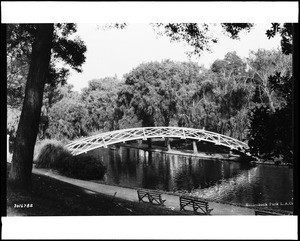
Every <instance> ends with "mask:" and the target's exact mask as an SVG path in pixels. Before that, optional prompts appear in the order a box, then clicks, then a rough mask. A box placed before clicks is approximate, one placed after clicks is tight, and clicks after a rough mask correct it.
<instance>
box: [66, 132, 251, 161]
mask: <svg viewBox="0 0 300 241" xmlns="http://www.w3.org/2000/svg"><path fill="white" fill-rule="evenodd" d="M165 137H166V138H180V139H191V140H196V141H207V142H212V143H215V144H217V145H222V146H225V147H229V148H230V149H232V150H237V151H240V152H243V153H246V152H247V150H248V149H249V147H248V145H247V144H246V143H244V142H241V141H239V140H236V139H234V138H231V137H228V136H225V135H221V134H218V133H215V132H211V131H206V130H204V129H193V128H184V127H140V128H132V129H123V130H116V131H110V132H105V133H100V134H96V135H94V136H90V137H86V138H82V139H78V140H76V141H73V142H71V143H69V144H67V148H68V149H69V151H70V152H71V153H72V154H73V155H79V154H82V153H85V152H88V151H91V150H93V149H96V148H99V147H107V146H109V145H113V144H116V143H122V142H123V143H125V142H126V141H132V140H140V139H142V140H147V139H149V138H165Z"/></svg>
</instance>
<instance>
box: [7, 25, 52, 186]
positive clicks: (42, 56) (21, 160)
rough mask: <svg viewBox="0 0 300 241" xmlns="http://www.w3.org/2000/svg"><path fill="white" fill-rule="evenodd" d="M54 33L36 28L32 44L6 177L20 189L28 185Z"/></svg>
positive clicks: (49, 26) (41, 27)
mask: <svg viewBox="0 0 300 241" xmlns="http://www.w3.org/2000/svg"><path fill="white" fill-rule="evenodd" d="M53 31H54V26H53V24H39V25H37V27H36V33H35V40H34V42H33V45H32V54H31V63H30V68H29V73H28V78H27V83H26V88H25V98H24V103H23V108H22V113H21V117H20V122H19V125H18V130H17V137H16V143H15V150H14V154H13V158H12V165H11V171H10V176H9V177H10V179H11V180H12V181H13V182H14V183H15V184H17V185H18V186H19V187H24V188H28V187H29V186H30V182H31V170H32V160H33V150H34V145H35V141H36V137H37V132H38V124H39V118H40V113H41V107H42V100H43V90H44V85H45V81H46V76H47V73H48V68H49V63H50V56H51V48H52V41H53Z"/></svg>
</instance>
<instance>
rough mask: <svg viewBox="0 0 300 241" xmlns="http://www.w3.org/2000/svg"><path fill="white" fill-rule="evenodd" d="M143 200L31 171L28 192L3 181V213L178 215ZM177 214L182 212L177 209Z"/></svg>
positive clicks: (36, 214)
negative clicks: (113, 195)
mask: <svg viewBox="0 0 300 241" xmlns="http://www.w3.org/2000/svg"><path fill="white" fill-rule="evenodd" d="M178 214H179V213H178V212H176V211H172V210H169V209H166V208H163V207H159V206H156V205H151V204H147V203H137V202H130V201H126V200H123V199H119V198H113V197H111V196H106V195H103V194H98V193H95V192H91V191H89V190H87V189H83V188H80V187H77V186H74V185H71V184H68V183H65V182H61V181H59V180H56V179H53V178H50V177H47V176H43V175H37V174H33V176H32V188H31V191H30V192H22V191H20V190H17V189H15V188H14V187H13V186H12V185H11V184H10V183H9V182H8V185H7V216H97V215H178ZM180 215H183V214H182V213H180Z"/></svg>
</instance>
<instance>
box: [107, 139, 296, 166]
mask: <svg viewBox="0 0 300 241" xmlns="http://www.w3.org/2000/svg"><path fill="white" fill-rule="evenodd" d="M116 146H117V147H128V148H135V149H139V150H143V151H151V152H160V153H164V154H172V155H182V156H191V157H199V158H203V159H207V160H218V161H233V162H241V161H240V160H239V158H240V156H239V155H231V156H230V154H225V155H228V157H226V156H224V155H222V154H211V155H209V154H205V153H204V152H198V153H193V152H192V151H190V152H183V151H178V150H174V149H171V150H163V149H162V147H160V146H156V148H154V147H152V149H150V150H149V149H148V148H147V147H145V146H138V145H129V144H118V145H112V146H110V147H108V148H109V149H111V150H114V149H115V148H116ZM241 163H242V162H241ZM249 163H251V164H259V165H271V166H280V167H289V168H293V165H292V164H289V163H279V164H276V163H275V162H269V161H260V160H257V161H253V160H252V161H249Z"/></svg>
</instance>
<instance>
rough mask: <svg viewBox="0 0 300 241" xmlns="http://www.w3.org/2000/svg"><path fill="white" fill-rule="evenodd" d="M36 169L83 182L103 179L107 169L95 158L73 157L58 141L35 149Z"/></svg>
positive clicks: (85, 156)
mask: <svg viewBox="0 0 300 241" xmlns="http://www.w3.org/2000/svg"><path fill="white" fill-rule="evenodd" d="M34 163H35V164H36V165H35V167H36V168H49V169H54V170H56V171H58V172H59V173H60V174H62V175H64V176H68V177H72V178H77V179H83V180H92V179H94V180H99V179H103V177H104V175H105V172H106V167H105V166H104V164H103V163H102V161H101V160H98V159H97V158H95V157H93V156H88V155H79V156H73V155H72V154H71V153H70V152H69V151H68V150H67V149H66V148H65V147H64V145H63V144H62V143H61V142H59V141H56V140H45V141H43V142H42V143H40V144H38V145H37V146H36V148H35V158H34Z"/></svg>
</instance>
